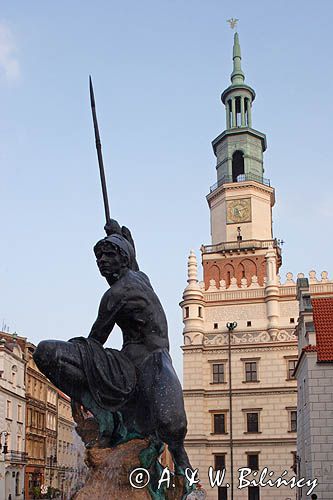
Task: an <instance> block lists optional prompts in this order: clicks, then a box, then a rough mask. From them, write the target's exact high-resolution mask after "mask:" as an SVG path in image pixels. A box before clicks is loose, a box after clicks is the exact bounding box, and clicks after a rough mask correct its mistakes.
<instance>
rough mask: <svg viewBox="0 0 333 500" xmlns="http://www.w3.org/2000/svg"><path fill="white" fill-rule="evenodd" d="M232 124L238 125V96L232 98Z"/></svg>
mask: <svg viewBox="0 0 333 500" xmlns="http://www.w3.org/2000/svg"><path fill="white" fill-rule="evenodd" d="M231 110H232V126H233V127H236V98H235V97H232V98H231Z"/></svg>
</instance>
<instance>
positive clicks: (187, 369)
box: [181, 257, 333, 500]
mask: <svg viewBox="0 0 333 500" xmlns="http://www.w3.org/2000/svg"><path fill="white" fill-rule="evenodd" d="M192 258H193V257H192ZM204 262H205V261H204ZM195 265H196V264H195ZM193 266H194V264H192V267H193ZM311 273H312V274H311V276H312V283H311V285H310V287H311V290H312V293H314V294H315V295H316V294H322V293H324V294H325V293H330V292H331V291H332V287H333V282H332V281H329V280H328V279H327V275H326V274H325V273H324V274H323V275H322V279H321V280H320V281H319V280H317V278H315V275H314V274H313V272H311ZM266 275H267V273H266ZM300 276H303V275H301V274H300ZM269 286H270V285H269V283H267V279H266V280H265V285H264V286H260V285H258V286H256V287H255V288H251V287H250V286H248V287H246V288H245V287H244V288H241V287H240V286H238V285H237V284H235V285H234V286H230V287H229V288H226V289H225V290H221V289H217V287H214V286H210V287H209V288H208V289H207V290H206V289H205V287H204V286H203V285H202V284H200V283H198V282H197V283H195V279H194V278H193V274H192V278H191V272H189V285H188V287H187V288H186V290H185V292H184V301H183V302H182V304H181V305H182V307H183V318H184V324H185V328H184V346H183V351H184V400H185V406H186V413H187V418H188V434H187V437H186V449H187V451H188V454H189V457H190V461H191V463H192V466H193V467H195V468H199V473H200V479H201V482H202V484H203V486H204V488H205V490H206V491H207V495H208V496H207V498H208V499H209V500H210V499H217V498H218V491H217V488H213V489H212V488H211V487H210V485H209V482H208V474H207V471H208V468H209V467H210V466H214V460H215V455H218V454H225V462H226V479H225V482H226V481H227V482H230V403H229V351H228V340H229V333H228V329H227V327H226V323H227V322H228V321H236V322H237V324H238V325H237V328H236V329H235V330H234V331H233V333H232V336H231V360H232V361H231V371H232V376H231V379H232V425H233V454H234V484H235V490H234V491H235V492H234V495H235V496H234V498H237V500H238V499H239V500H243V499H244V500H245V499H247V498H248V497H247V495H248V491H247V488H245V489H243V490H236V486H237V484H238V477H237V474H238V472H237V471H238V469H239V468H241V467H246V466H247V454H248V453H251V452H252V453H258V454H259V469H260V470H262V469H263V468H264V467H268V469H269V470H271V471H274V472H275V475H274V476H273V479H274V478H276V477H278V476H279V475H281V474H282V473H283V472H284V471H285V470H286V471H287V475H286V476H285V478H291V477H293V476H294V475H295V474H294V469H293V467H294V465H295V457H296V450H297V446H296V429H295V427H292V421H291V419H292V415H293V418H295V416H296V415H297V413H296V412H297V383H296V380H295V379H293V378H290V376H289V375H290V367H291V366H294V365H295V363H296V361H297V357H298V350H297V337H296V336H295V326H296V324H297V318H298V302H297V300H296V285H295V282H294V279H293V276H292V275H291V273H288V274H287V278H286V281H285V282H284V283H281V282H280V280H279V278H278V277H276V280H275V284H274V299H273V300H274V301H275V302H276V306H277V307H276V311H277V318H276V323H275V324H276V327H275V328H269V326H270V319H269V317H268V313H269V310H270V309H269V308H268V307H267V288H268V287H269ZM199 307H200V308H201V310H200V314H199ZM186 308H188V309H187V310H186ZM249 321H250V322H251V325H250V326H247V325H248V322H249ZM251 361H254V362H255V363H256V368H257V381H253V382H247V381H246V376H245V363H248V362H251ZM214 364H215V365H216V364H219V365H221V364H222V365H224V380H223V382H220V383H214V379H213V365H214ZM250 410H252V412H254V413H259V432H258V433H247V429H246V414H247V413H250ZM292 412H293V413H292ZM215 413H225V422H226V433H225V434H216V433H215V434H214V432H213V431H214V429H213V419H214V414H215ZM293 425H295V424H293ZM225 482H224V484H225ZM260 494H261V497H260V498H264V499H266V498H267V499H269V500H271V499H272V500H273V499H274V500H281V499H285V498H290V499H292V500H294V499H295V498H296V488H294V489H290V488H289V487H281V488H279V489H277V488H274V487H273V488H269V487H266V488H261V490H260ZM228 498H230V493H229V496H228Z"/></svg>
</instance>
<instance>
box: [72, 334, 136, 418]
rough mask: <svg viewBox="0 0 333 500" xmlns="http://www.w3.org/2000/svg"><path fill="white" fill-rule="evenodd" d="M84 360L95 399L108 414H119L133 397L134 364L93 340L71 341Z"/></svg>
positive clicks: (83, 363) (84, 369)
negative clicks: (111, 412) (113, 412)
mask: <svg viewBox="0 0 333 500" xmlns="http://www.w3.org/2000/svg"><path fill="white" fill-rule="evenodd" d="M69 342H71V343H73V344H74V345H75V346H76V348H77V350H78V355H79V356H80V357H81V367H82V370H83V372H84V374H85V377H86V380H87V384H88V387H89V390H90V393H91V396H92V397H93V399H94V400H95V402H96V403H97V405H98V406H100V407H101V408H103V409H105V410H108V411H117V410H119V409H120V408H121V407H122V406H123V405H124V404H125V403H126V402H127V401H128V400H129V398H130V397H131V396H132V394H133V392H134V389H135V386H136V372H135V367H134V365H133V363H132V361H131V360H130V359H129V358H128V357H127V356H125V355H124V354H123V353H122V352H121V351H118V350H116V349H110V348H105V349H104V347H103V346H102V344H101V343H100V342H98V341H97V340H95V339H93V338H84V337H75V338H73V339H70V340H69Z"/></svg>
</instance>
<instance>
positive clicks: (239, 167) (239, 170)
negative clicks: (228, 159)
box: [232, 151, 245, 182]
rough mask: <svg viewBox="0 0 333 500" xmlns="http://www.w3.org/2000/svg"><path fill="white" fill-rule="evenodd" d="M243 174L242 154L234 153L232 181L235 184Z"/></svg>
mask: <svg viewBox="0 0 333 500" xmlns="http://www.w3.org/2000/svg"><path fill="white" fill-rule="evenodd" d="M244 173H245V171H244V153H243V152H242V151H235V152H234V154H233V155H232V181H233V182H237V177H238V176H239V175H242V174H244Z"/></svg>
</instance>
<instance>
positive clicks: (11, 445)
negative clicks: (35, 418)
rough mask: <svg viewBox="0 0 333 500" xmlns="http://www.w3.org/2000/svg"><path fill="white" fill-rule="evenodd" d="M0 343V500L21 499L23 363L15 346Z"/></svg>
mask: <svg viewBox="0 0 333 500" xmlns="http://www.w3.org/2000/svg"><path fill="white" fill-rule="evenodd" d="M12 337H13V341H8V340H6V339H0V432H1V444H2V449H1V453H0V498H3V499H4V500H8V499H12V500H14V499H17V500H21V499H23V498H24V469H25V464H26V462H27V455H26V453H25V405H26V402H25V377H24V373H25V361H24V356H23V352H22V350H21V347H20V345H19V343H17V342H16V341H15V335H13V336H12Z"/></svg>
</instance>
